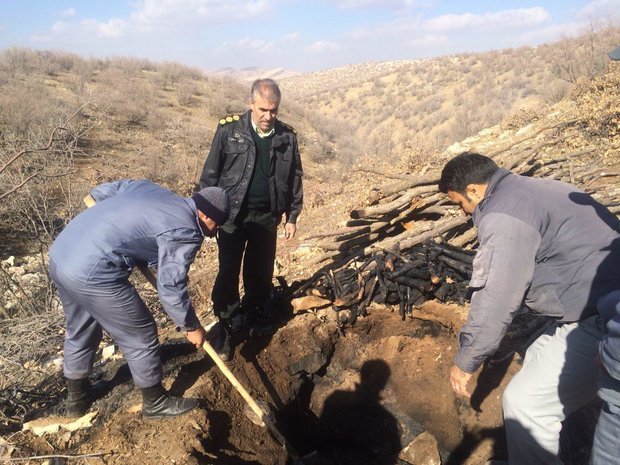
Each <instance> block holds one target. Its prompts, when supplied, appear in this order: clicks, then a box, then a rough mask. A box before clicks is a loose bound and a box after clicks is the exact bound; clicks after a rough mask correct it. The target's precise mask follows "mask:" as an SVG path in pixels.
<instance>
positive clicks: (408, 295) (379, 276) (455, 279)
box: [293, 240, 474, 323]
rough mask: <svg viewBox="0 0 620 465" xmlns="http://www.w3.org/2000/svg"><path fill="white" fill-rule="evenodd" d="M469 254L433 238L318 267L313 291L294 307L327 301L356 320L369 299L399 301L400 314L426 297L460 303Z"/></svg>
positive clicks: (383, 301) (465, 283) (353, 320)
mask: <svg viewBox="0 0 620 465" xmlns="http://www.w3.org/2000/svg"><path fill="white" fill-rule="evenodd" d="M473 258H474V254H473V252H471V251H467V250H464V249H462V248H460V247H455V246H451V245H449V244H446V243H436V242H435V241H432V240H429V241H426V242H425V243H424V244H421V245H419V246H416V247H412V248H410V249H409V250H407V251H406V253H386V254H373V255H372V256H371V257H370V258H367V259H366V260H365V261H364V262H362V263H361V264H359V266H356V267H345V268H342V269H340V270H337V271H336V272H333V271H332V270H324V271H322V272H321V273H320V276H319V278H318V279H317V281H316V283H315V286H314V289H313V292H314V295H312V296H308V297H307V298H304V297H301V298H300V299H297V300H296V301H295V302H294V303H293V305H294V306H296V307H297V308H298V309H299V308H300V307H302V306H303V305H308V304H309V306H313V305H317V303H318V304H321V303H322V304H331V305H332V306H333V308H334V309H335V310H336V311H338V312H339V311H341V310H348V311H347V312H346V314H347V320H348V322H349V323H354V322H355V320H356V319H357V317H358V315H362V316H365V315H366V309H367V308H368V305H369V304H370V303H371V302H372V301H374V302H377V303H380V304H391V305H399V310H400V315H401V317H402V318H405V316H407V315H411V314H412V310H413V307H414V306H417V305H421V304H422V303H424V302H425V301H427V300H428V299H438V300H440V301H441V302H455V301H458V302H460V303H463V301H464V300H465V293H466V290H467V284H468V282H469V278H470V276H471V271H472V262H473ZM317 294H318V296H319V298H318V299H317V298H316V297H317Z"/></svg>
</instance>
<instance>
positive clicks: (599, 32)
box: [550, 21, 620, 84]
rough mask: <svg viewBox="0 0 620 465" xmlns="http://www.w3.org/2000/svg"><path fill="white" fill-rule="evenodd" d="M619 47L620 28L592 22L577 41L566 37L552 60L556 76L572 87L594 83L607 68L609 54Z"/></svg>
mask: <svg viewBox="0 0 620 465" xmlns="http://www.w3.org/2000/svg"><path fill="white" fill-rule="evenodd" d="M618 43H620V27H618V26H615V25H610V24H605V23H602V22H597V21H591V22H590V24H589V25H588V28H587V29H586V30H585V31H583V33H582V34H581V35H579V36H576V37H565V38H564V39H563V40H562V41H560V42H559V43H558V44H557V46H556V47H554V50H553V52H554V53H552V54H551V56H550V59H551V61H552V63H553V72H554V74H555V75H556V76H558V77H559V78H561V79H563V80H565V81H568V82H570V83H572V84H574V83H576V82H577V80H578V79H579V78H586V79H592V78H593V77H594V76H597V75H599V74H601V73H602V72H603V71H605V69H606V68H607V63H608V58H607V52H608V51H609V50H611V49H612V48H614V47H616V46H617V45H618Z"/></svg>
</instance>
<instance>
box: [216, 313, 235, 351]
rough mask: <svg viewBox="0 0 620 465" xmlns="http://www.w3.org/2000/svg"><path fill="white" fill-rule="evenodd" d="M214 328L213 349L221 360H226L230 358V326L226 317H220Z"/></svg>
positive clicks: (231, 348) (231, 346) (231, 347)
mask: <svg viewBox="0 0 620 465" xmlns="http://www.w3.org/2000/svg"><path fill="white" fill-rule="evenodd" d="M214 329H215V337H214V338H213V349H214V350H215V352H217V354H218V355H219V356H220V358H221V359H222V361H224V362H227V361H228V360H230V359H231V358H232V350H233V345H232V332H233V330H232V326H231V324H230V322H229V321H228V320H227V319H223V318H220V321H218V323H217V325H216V328H214Z"/></svg>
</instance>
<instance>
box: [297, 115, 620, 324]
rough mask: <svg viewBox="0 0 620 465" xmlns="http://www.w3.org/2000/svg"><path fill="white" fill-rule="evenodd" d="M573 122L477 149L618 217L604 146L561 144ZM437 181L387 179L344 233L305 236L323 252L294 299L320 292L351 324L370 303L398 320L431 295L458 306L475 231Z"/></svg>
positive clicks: (434, 177)
mask: <svg viewBox="0 0 620 465" xmlns="http://www.w3.org/2000/svg"><path fill="white" fill-rule="evenodd" d="M580 124H581V121H580V120H572V121H563V122H559V123H554V124H551V125H547V126H545V127H542V128H538V129H531V130H530V131H529V133H528V134H527V135H525V136H521V137H520V138H519V139H517V140H515V139H512V140H511V142H510V143H509V144H507V145H505V146H503V147H502V146H498V145H494V146H488V145H487V146H486V147H485V148H483V149H481V150H479V151H480V153H484V154H486V155H488V156H490V157H491V158H493V159H494V160H495V161H496V162H497V164H498V165H499V166H501V167H504V168H507V169H509V170H511V171H513V172H515V173H518V174H522V175H526V176H536V177H544V178H549V179H558V180H562V181H566V182H570V183H572V184H574V185H576V186H577V187H579V188H581V189H582V190H584V191H586V192H588V193H589V194H591V195H592V196H593V197H594V198H595V199H596V200H598V201H599V202H601V203H603V204H604V205H606V206H607V207H608V208H610V210H612V211H613V212H615V213H618V212H619V211H620V188H619V185H618V184H619V183H618V182H617V179H618V176H619V175H620V174H619V173H618V172H615V171H606V170H605V167H604V166H603V164H602V163H601V159H600V153H603V152H604V151H605V150H606V148H605V147H604V144H605V141H600V140H599V141H596V140H593V141H592V144H593V145H591V146H589V147H587V148H585V149H582V150H578V151H570V150H568V149H567V148H566V144H564V138H565V137H566V134H567V133H568V132H575V131H579V127H580ZM470 150H473V151H477V150H476V147H471V148H470ZM369 172H371V171H369ZM439 175H440V171H439V167H438V168H436V169H435V170H433V171H431V172H429V173H428V174H418V175H415V176H414V175H399V176H392V178H397V181H396V182H393V183H392V184H391V185H388V186H386V187H383V188H380V189H378V188H377V189H373V190H372V191H371V196H370V198H369V204H370V205H369V206H367V207H366V208H362V209H356V210H353V211H351V213H350V216H351V219H350V220H349V221H348V222H347V223H346V226H345V227H342V228H340V229H336V230H332V231H327V232H322V233H319V234H315V235H313V236H307V237H306V238H305V239H307V240H312V241H314V242H311V243H310V245H311V246H312V247H316V248H319V249H321V250H322V251H323V252H322V253H321V254H320V255H319V256H318V257H316V258H315V259H314V260H313V261H312V262H311V266H316V265H319V264H321V266H322V268H320V269H319V270H318V271H317V272H316V273H315V275H314V276H313V277H312V278H310V280H309V281H308V282H306V284H305V285H304V286H301V287H300V288H298V289H297V290H296V292H295V294H296V296H297V297H301V296H306V295H309V294H311V293H314V294H321V296H322V298H325V299H329V301H330V302H331V304H332V306H334V308H336V309H338V308H342V307H343V306H346V305H348V306H351V305H352V303H354V304H355V306H356V308H357V310H356V311H354V312H353V316H352V318H353V319H355V317H356V315H357V314H364V312H365V311H366V307H367V306H368V304H369V302H370V301H371V300H372V299H379V300H380V301H381V300H384V301H385V302H387V303H393V304H396V303H398V304H399V305H400V309H401V314H402V315H406V314H407V313H408V312H410V311H411V307H412V306H414V305H417V304H418V303H420V302H421V301H423V300H424V299H428V298H431V297H433V296H434V297H435V298H438V299H440V300H445V299H448V300H450V299H452V300H456V301H461V300H462V299H463V296H464V286H465V285H466V283H467V280H468V279H469V276H470V273H471V262H472V252H470V251H466V250H465V249H462V247H466V248H468V249H472V248H475V246H476V231H475V228H474V227H473V225H472V223H471V221H470V220H469V218H467V217H465V216H463V215H461V214H460V212H459V211H458V208H457V207H455V206H454V205H451V204H450V202H449V200H448V198H447V197H446V195H445V194H442V193H440V192H438V189H437V183H438V181H439ZM609 178H612V179H611V181H608V182H605V181H606V180H608V179H609ZM438 242H440V244H438ZM438 250H441V252H440V253H439V252H437V251H438ZM441 269H443V271H444V272H443V273H441V272H440V270H441ZM434 280H435V281H436V280H439V281H437V282H435V281H434ZM452 281H454V282H452ZM299 305H300V306H302V307H303V306H304V305H307V304H301V303H299Z"/></svg>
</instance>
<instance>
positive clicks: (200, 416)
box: [17, 302, 596, 465]
mask: <svg viewBox="0 0 620 465" xmlns="http://www.w3.org/2000/svg"><path fill="white" fill-rule="evenodd" d="M327 312H328V311H325V312H323V313H315V312H308V313H304V314H299V315H296V316H295V317H294V318H291V319H289V320H288V321H286V322H283V324H282V326H281V327H280V328H278V330H277V331H276V332H275V333H273V334H271V335H263V336H255V337H252V338H248V339H246V340H245V341H238V342H239V344H238V345H237V347H236V350H235V353H234V356H233V359H232V360H231V361H230V362H228V366H229V367H230V369H231V370H232V371H233V373H234V374H235V375H236V377H237V378H238V379H239V380H240V381H241V383H242V384H243V385H244V386H245V387H246V388H247V389H248V391H249V392H250V393H251V394H252V396H253V397H255V398H256V399H258V400H260V401H263V402H265V403H267V404H268V405H269V406H270V409H271V410H272V412H273V413H274V415H275V418H276V421H277V426H278V429H279V430H280V431H281V432H282V433H283V434H284V435H285V436H286V438H287V439H288V441H290V443H291V444H292V445H293V447H294V448H295V449H296V450H297V451H298V452H299V453H300V455H302V456H306V459H304V462H305V463H306V465H313V464H315V463H327V464H329V463H332V464H343V465H349V464H351V465H353V464H356V465H359V464H370V465H374V464H385V465H387V464H406V463H414V464H416V465H430V464H440V463H443V464H470V465H478V464H484V463H485V462H486V460H487V459H488V458H490V457H503V456H505V445H504V439H503V430H502V416H501V392H502V390H503V388H504V387H505V385H506V383H507V382H508V381H509V379H510V377H511V375H512V374H514V372H515V371H516V370H518V369H519V357H518V356H516V357H514V359H511V358H510V357H503V362H502V363H497V364H494V365H488V366H487V367H485V369H484V370H483V371H482V372H481V374H480V375H479V376H478V377H477V378H476V379H475V380H474V381H472V383H471V384H470V388H471V389H473V390H474V392H473V397H472V399H471V401H465V400H462V399H458V398H456V397H455V395H454V394H453V392H452V390H451V388H450V384H449V382H448V376H449V375H448V373H449V369H450V367H451V365H452V360H453V356H454V353H455V350H456V332H457V330H458V327H459V326H460V324H462V322H463V318H464V316H465V312H466V309H465V308H464V307H461V306H458V305H447V304H439V303H436V302H427V303H426V304H425V305H423V306H422V308H419V309H416V310H415V311H414V313H413V315H412V317H407V318H406V319H405V320H403V319H402V318H401V317H400V316H399V315H398V309H397V308H396V309H392V308H390V307H383V306H374V307H372V308H371V309H370V311H369V314H368V315H367V316H366V317H364V318H359V319H358V320H357V322H356V324H355V325H353V326H351V327H345V328H340V329H339V327H338V325H337V324H336V323H335V321H334V320H333V319H332V318H329V317H328V315H327ZM170 335H173V336H174V333H170ZM162 336H163V337H164V338H165V337H166V335H165V334H164V335H162ZM162 358H163V359H164V362H165V380H166V382H165V384H166V387H167V388H168V389H170V391H171V392H172V393H173V394H177V395H186V396H194V397H198V398H200V399H201V408H200V409H197V410H196V411H193V412H191V413H190V414H188V415H186V416H181V417H177V418H172V419H167V420H151V421H147V420H143V419H142V417H141V415H140V410H139V408H140V396H139V393H138V391H137V390H136V389H135V388H134V387H133V385H132V382H131V377H130V375H129V373H128V370H127V367H126V365H124V363H123V361H122V359H121V360H117V361H114V362H109V363H107V364H105V365H102V366H101V367H100V368H99V370H100V373H99V375H100V376H101V377H103V378H105V379H108V380H110V381H112V383H111V384H112V387H111V389H110V390H109V392H108V393H107V395H106V396H105V397H103V398H102V399H100V400H98V401H96V403H95V405H94V407H93V408H94V410H97V411H98V416H97V417H96V418H95V420H94V426H92V427H90V428H86V429H82V430H78V431H76V432H73V433H69V432H60V433H56V434H48V435H45V436H44V437H41V438H39V437H36V436H35V435H33V434H32V433H30V432H28V433H17V436H19V443H20V445H21V448H22V449H21V450H22V453H23V454H22V455H25V454H26V453H27V454H28V456H36V455H46V454H52V455H53V454H57V455H60V454H65V455H78V456H83V457H86V456H87V455H88V456H89V457H88V463H89V464H98V463H102V464H103V463H105V464H114V465H116V464H118V465H120V464H162V463H174V464H192V465H193V464H206V463H209V464H227V465H229V464H233V465H234V464H286V463H291V457H290V455H289V454H288V453H287V452H286V451H285V450H284V448H283V447H282V446H281V445H280V444H279V443H278V442H277V441H276V440H274V438H273V437H272V436H271V435H270V434H269V433H268V431H267V430H266V429H265V428H261V427H260V426H257V425H255V424H254V423H252V422H251V421H250V420H249V419H248V417H247V415H246V413H245V412H246V410H247V409H246V406H245V402H244V401H243V399H242V398H241V396H240V395H239V394H238V393H237V392H236V391H235V390H234V389H233V388H232V387H231V385H230V383H229V382H228V380H227V379H226V378H225V377H224V376H223V375H222V373H221V372H220V371H219V370H218V368H217V367H216V366H215V365H214V363H213V362H212V361H211V360H210V359H209V358H208V356H207V355H206V354H205V353H203V352H202V351H196V350H195V349H193V348H192V347H191V346H190V345H188V344H186V343H185V342H184V341H182V340H180V339H178V336H176V339H174V338H171V339H168V340H167V342H166V343H164V344H163V346H162ZM60 413H61V404H60V403H58V404H56V405H55V406H52V407H51V408H49V409H47V410H46V411H43V412H36V413H35V414H34V415H33V416H38V417H45V418H47V419H49V418H50V417H52V418H53V417H54V415H58V414H60ZM595 419H596V406H593V407H591V408H589V409H588V410H587V411H586V412H585V413H583V412H582V413H581V414H580V415H579V416H578V417H577V418H576V419H575V420H572V425H573V426H571V421H568V422H567V425H566V428H565V430H566V431H567V433H568V434H565V437H564V439H563V455H564V457H565V463H566V464H572V465H581V464H585V463H587V456H588V453H589V443H588V441H590V440H591V430H592V427H593V425H594V421H595ZM571 428H572V429H571ZM577 431H578V433H577V434H575V433H576V432H577ZM313 453H314V454H313ZM93 454H94V456H93ZM309 454H310V455H309ZM319 458H320V460H321V461H320V462H317V461H315V460H318V459H319ZM84 460H86V459H84Z"/></svg>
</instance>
